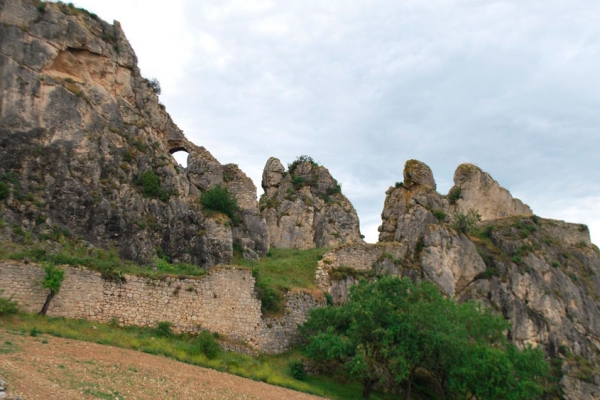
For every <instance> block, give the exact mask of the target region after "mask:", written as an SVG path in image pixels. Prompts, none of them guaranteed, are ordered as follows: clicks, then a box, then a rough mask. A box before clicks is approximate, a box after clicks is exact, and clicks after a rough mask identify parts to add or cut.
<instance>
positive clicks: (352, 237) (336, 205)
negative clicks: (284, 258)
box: [259, 157, 363, 249]
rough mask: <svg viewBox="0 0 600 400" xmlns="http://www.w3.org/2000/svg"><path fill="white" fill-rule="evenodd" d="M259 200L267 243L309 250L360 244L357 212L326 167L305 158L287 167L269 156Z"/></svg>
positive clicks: (274, 245)
mask: <svg viewBox="0 0 600 400" xmlns="http://www.w3.org/2000/svg"><path fill="white" fill-rule="evenodd" d="M262 187H263V189H264V191H265V193H264V194H263V196H262V197H261V199H260V203H259V204H260V210H261V215H262V216H263V218H264V219H265V220H266V223H267V227H268V231H269V237H270V244H271V246H273V247H276V248H297V249H309V248H314V247H330V246H338V245H343V244H352V243H362V242H363V240H362V238H361V234H360V230H359V221H358V215H357V214H356V211H355V210H354V207H353V206H352V204H351V203H350V202H349V201H348V199H347V198H346V197H345V196H344V195H343V194H342V192H341V187H340V185H339V184H338V182H337V181H336V180H335V179H334V178H333V177H332V176H331V174H330V173H329V171H328V170H327V169H326V168H325V167H322V166H319V165H317V164H316V163H315V162H313V161H312V160H311V159H309V158H308V157H306V158H300V159H299V161H296V162H294V163H293V164H291V165H290V169H289V171H287V172H286V171H285V168H284V167H283V165H282V164H281V162H280V161H279V160H278V159H276V158H274V157H271V158H269V160H268V161H267V164H266V165H265V169H264V172H263V179H262Z"/></svg>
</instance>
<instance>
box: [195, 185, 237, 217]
mask: <svg viewBox="0 0 600 400" xmlns="http://www.w3.org/2000/svg"><path fill="white" fill-rule="evenodd" d="M200 203H202V205H203V206H204V208H206V209H209V210H212V211H218V212H221V213H223V214H225V215H227V216H228V217H229V218H230V219H231V221H232V222H233V223H234V224H237V223H239V222H240V217H239V212H240V207H239V206H238V203H237V198H236V197H235V195H234V194H233V193H231V192H230V191H229V190H228V189H227V188H226V187H224V186H221V185H217V186H215V187H214V188H212V189H209V190H207V191H205V192H203V193H202V195H201V196H200Z"/></svg>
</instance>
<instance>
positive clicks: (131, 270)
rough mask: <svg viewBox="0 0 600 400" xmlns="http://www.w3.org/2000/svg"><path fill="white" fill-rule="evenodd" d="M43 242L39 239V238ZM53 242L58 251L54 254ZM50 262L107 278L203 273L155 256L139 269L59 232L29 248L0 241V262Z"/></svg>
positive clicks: (106, 251)
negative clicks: (91, 271)
mask: <svg viewBox="0 0 600 400" xmlns="http://www.w3.org/2000/svg"><path fill="white" fill-rule="evenodd" d="M42 239H43V238H42ZM56 242H58V243H59V244H60V249H59V250H58V251H56V248H55V246H56ZM2 259H4V260H6V259H10V260H19V261H20V260H24V259H29V260H31V261H36V262H52V263H54V264H57V265H71V266H81V267H86V268H88V269H91V270H93V271H97V272H100V273H101V274H102V276H103V277H105V278H107V279H122V277H123V275H124V274H130V275H138V276H145V277H149V278H161V277H164V276H202V275H205V274H206V270H204V269H202V268H200V267H198V266H196V265H192V264H185V263H181V264H179V263H177V264H171V263H169V262H167V261H166V260H164V259H161V258H158V257H155V258H154V259H153V264H152V265H149V266H140V265H137V264H134V263H133V262H131V261H127V260H123V259H121V258H120V257H119V255H118V253H117V252H116V251H115V250H103V249H100V248H96V247H90V246H89V245H88V244H87V243H85V242H83V241H82V240H79V239H78V238H75V237H73V236H71V235H70V234H69V235H65V234H64V233H63V232H60V233H58V234H56V236H52V237H48V238H46V240H41V241H40V242H38V243H35V244H32V245H22V244H18V243H14V242H0V260H2Z"/></svg>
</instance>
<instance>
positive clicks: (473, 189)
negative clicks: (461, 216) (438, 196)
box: [449, 164, 533, 221]
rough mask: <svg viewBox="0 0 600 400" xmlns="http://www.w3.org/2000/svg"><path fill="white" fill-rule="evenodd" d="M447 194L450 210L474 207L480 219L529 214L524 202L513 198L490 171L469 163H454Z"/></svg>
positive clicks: (529, 210) (463, 209) (529, 211)
mask: <svg viewBox="0 0 600 400" xmlns="http://www.w3.org/2000/svg"><path fill="white" fill-rule="evenodd" d="M449 198H450V199H451V202H452V203H453V204H454V207H453V211H458V212H462V213H466V212H467V211H468V210H469V209H475V210H477V212H478V213H479V214H480V215H481V219H482V220H484V221H485V220H490V219H498V218H505V217H514V216H517V215H524V216H531V215H533V213H532V212H531V209H530V208H529V206H528V205H527V204H523V202H522V201H521V200H519V199H514V198H513V197H512V196H511V194H510V192H509V191H508V190H506V189H504V188H503V187H501V186H500V185H499V184H498V182H496V181H495V180H494V179H493V178H492V177H491V176H490V174H488V173H487V172H483V171H482V170H481V169H480V168H479V167H477V166H475V165H473V164H461V165H459V166H458V168H457V169H456V172H454V186H453V187H452V188H451V189H450V192H449Z"/></svg>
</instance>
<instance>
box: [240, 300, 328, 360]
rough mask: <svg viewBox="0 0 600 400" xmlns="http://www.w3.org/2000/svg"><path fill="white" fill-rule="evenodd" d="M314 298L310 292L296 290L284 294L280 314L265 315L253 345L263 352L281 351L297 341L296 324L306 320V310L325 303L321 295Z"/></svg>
mask: <svg viewBox="0 0 600 400" xmlns="http://www.w3.org/2000/svg"><path fill="white" fill-rule="evenodd" d="M319 297H320V298H318V299H317V298H315V296H313V295H312V294H310V293H306V292H302V291H298V292H292V293H289V294H288V295H287V296H286V304H285V308H284V311H283V315H282V316H278V317H271V318H270V317H265V318H263V319H262V320H261V323H260V328H259V330H258V334H257V335H256V337H255V342H254V343H252V345H254V346H255V347H257V348H259V349H261V351H263V352H265V353H281V352H283V351H285V350H287V349H289V348H290V346H291V345H292V344H294V343H296V342H297V339H298V325H301V324H302V323H304V321H306V318H307V316H308V312H309V311H310V310H311V309H312V308H316V307H322V306H324V305H325V299H324V297H323V296H322V295H321V296H319Z"/></svg>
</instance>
